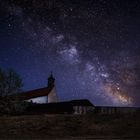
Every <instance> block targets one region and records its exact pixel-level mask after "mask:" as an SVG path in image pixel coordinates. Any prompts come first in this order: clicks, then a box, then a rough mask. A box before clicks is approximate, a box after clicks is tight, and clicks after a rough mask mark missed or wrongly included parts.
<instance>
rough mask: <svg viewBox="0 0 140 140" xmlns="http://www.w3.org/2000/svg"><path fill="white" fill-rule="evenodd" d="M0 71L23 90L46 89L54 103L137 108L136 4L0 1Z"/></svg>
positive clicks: (139, 9)
mask: <svg viewBox="0 0 140 140" xmlns="http://www.w3.org/2000/svg"><path fill="white" fill-rule="evenodd" d="M0 17H1V18H0V67H2V68H4V69H6V68H10V67H12V68H14V69H15V70H16V71H17V72H18V73H19V74H20V75H21V76H22V79H23V82H24V90H29V89H34V88H39V87H42V86H46V85H47V76H48V75H49V73H50V71H53V73H54V76H55V78H56V87H57V93H58V97H59V99H60V100H61V101H62V100H71V99H81V98H87V99H89V100H90V101H91V102H93V104H96V105H116V106H139V105H140V94H139V93H140V88H139V87H140V78H139V77H140V61H139V60H140V40H139V38H140V1H139V0H134V1H132V0H126V1H122V0H113V1H110V0H77V1H75V0H68V1H64V0H62V1H59V0H42V1H38V0H28V1H27V0H22V1H19V0H5V1H2V0H0Z"/></svg>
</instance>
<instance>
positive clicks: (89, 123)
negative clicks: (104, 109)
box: [0, 114, 140, 140]
mask: <svg viewBox="0 0 140 140" xmlns="http://www.w3.org/2000/svg"><path fill="white" fill-rule="evenodd" d="M0 139H63V140H64V139H67V140H69V139H73V140H82V139H95V140H96V139H98V140H100V139H107V140H109V139H121V140H123V139H132V140H134V139H140V114H131V115H128V114H127V115H94V114H90V115H45V114H44V115H28V116H1V117H0Z"/></svg>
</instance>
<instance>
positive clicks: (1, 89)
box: [0, 69, 23, 96]
mask: <svg viewBox="0 0 140 140" xmlns="http://www.w3.org/2000/svg"><path fill="white" fill-rule="evenodd" d="M22 85H23V84H22V79H21V78H20V75H19V74H17V73H16V72H15V71H14V70H13V69H9V70H7V71H3V70H2V69H0V96H7V95H10V94H15V93H19V92H20V91H21V87H22Z"/></svg>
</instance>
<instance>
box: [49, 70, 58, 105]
mask: <svg viewBox="0 0 140 140" xmlns="http://www.w3.org/2000/svg"><path fill="white" fill-rule="evenodd" d="M48 88H51V91H50V93H49V94H48V103H55V102H58V98H57V95H56V89H55V78H54V77H53V74H52V72H51V74H50V76H49V78H48Z"/></svg>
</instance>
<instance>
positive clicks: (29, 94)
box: [11, 87, 53, 100]
mask: <svg viewBox="0 0 140 140" xmlns="http://www.w3.org/2000/svg"><path fill="white" fill-rule="evenodd" d="M52 89H53V87H45V88H39V89H35V90H30V91H26V92H23V93H19V94H16V95H15V94H14V95H11V97H12V98H14V97H18V98H19V99H21V100H29V99H32V98H37V97H43V96H47V95H48V94H49V93H50V92H51V90H52Z"/></svg>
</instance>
